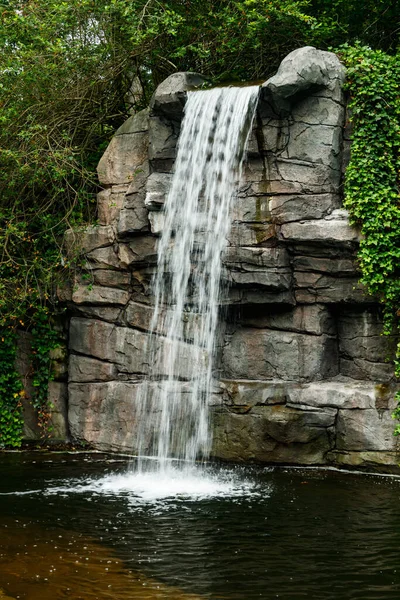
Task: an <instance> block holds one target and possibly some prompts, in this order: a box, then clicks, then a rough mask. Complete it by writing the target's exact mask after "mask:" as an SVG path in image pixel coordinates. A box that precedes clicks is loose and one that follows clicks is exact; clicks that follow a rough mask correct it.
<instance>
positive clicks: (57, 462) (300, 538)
mask: <svg viewBox="0 0 400 600" xmlns="http://www.w3.org/2000/svg"><path fill="white" fill-rule="evenodd" d="M34 460H36V462H35V463H33V462H32V458H31V457H28V456H27V457H25V458H24V456H23V455H13V456H11V455H8V456H7V455H6V456H2V457H0V474H1V476H0V515H1V517H0V535H1V537H0V554H1V556H0V589H3V590H4V592H5V593H6V594H8V595H10V596H12V597H15V598H17V596H19V597H20V598H29V599H31V598H32V599H33V600H36V599H38V598H39V597H40V599H41V600H46V598H52V599H53V598H54V599H57V598H60V599H62V598H74V599H78V600H79V599H80V598H99V599H102V598H108V597H110V598H117V599H118V598H135V599H136V598H137V599H139V600H140V599H141V598H143V599H148V598H157V599H158V598H160V599H161V598H165V599H168V598H176V599H179V598H187V599H191V598H198V599H202V600H204V599H205V598H207V599H213V600H214V599H215V600H222V599H224V600H255V599H256V598H257V599H258V598H266V599H267V600H269V599H274V598H281V599H282V598H283V599H285V600H297V599H301V598H307V600H321V599H322V598H323V599H324V600H398V599H399V597H400V577H399V574H400V571H399V558H398V548H399V546H400V510H399V508H398V507H399V500H400V480H396V479H385V478H377V477H367V476H356V475H343V474H340V473H332V472H331V473H330V472H326V471H316V470H314V471H311V470H284V469H275V470H273V469H254V470H251V469H249V468H247V469H246V470H245V471H243V472H241V471H240V470H236V471H235V474H234V475H232V473H229V471H228V473H227V472H226V471H225V470H216V471H215V472H214V475H213V476H214V480H213V481H214V484H215V485H216V487H215V486H214V488H213V492H214V493H208V494H206V493H204V489H203V493H202V494H197V495H196V494H195V495H194V496H193V497H191V496H190V489H188V490H186V493H185V490H180V493H179V494H176V495H175V496H173V495H170V497H166V496H165V495H164V496H163V497H160V496H158V497H156V498H149V497H148V496H147V497H143V496H142V497H140V496H139V495H138V493H137V489H136V491H135V490H134V491H132V489H127V488H126V487H125V488H124V487H123V486H121V485H118V482H119V481H120V479H121V478H120V477H119V476H120V474H121V473H123V472H126V464H125V463H124V462H121V463H118V462H111V463H110V462H107V461H106V460H104V459H103V458H101V460H98V461H97V463H96V462H95V461H94V459H93V457H92V458H89V459H88V460H87V461H86V460H85V459H84V458H82V457H80V458H79V459H76V460H75V459H74V458H72V462H71V459H68V460H65V457H63V456H60V457H59V458H58V459H55V458H54V457H51V459H50V460H49V456H48V455H47V456H46V455H44V456H43V457H42V458H41V459H38V458H37V457H35V458H34ZM114 460H115V459H114ZM211 475H212V473H211ZM211 480H212V478H211ZM107 482H108V483H107ZM218 482H219V483H218ZM221 482H222V483H223V484H224V485H228V486H229V485H230V486H231V487H230V488H229V487H228V488H224V485H222V486H221ZM232 482H233V483H232ZM218 486H219V487H218ZM216 489H219V493H215V490H216ZM29 490H31V491H32V490H36V492H35V493H31V492H29ZM235 490H236V492H238V493H236V494H235V493H233V492H234V491H235ZM16 492H17V493H19V494H21V495H16ZM24 492H25V493H26V492H29V493H28V494H25V495H24ZM209 492H210V490H209ZM3 532H5V535H2V534H3ZM59 535H61V536H62V537H61V538H59V537H58V536H59ZM34 544H36V546H34ZM25 545H26V546H25ZM54 546H58V548H54ZM59 548H62V552H60V553H59V554H57V551H58V549H59ZM25 552H27V554H25ZM17 553H19V554H17ZM60 556H62V557H63V558H62V559H60V558H59V557H60ZM86 558H88V560H86ZM56 560H57V561H59V562H58V563H57V564H56V562H55V561H56ZM75 561H78V563H76V562H75ZM107 561H111V563H108V562H107ZM51 565H53V566H54V567H55V572H54V571H53V573H52V574H51V578H50V577H49V571H50V569H52V566H51ZM106 569H108V571H107V570H106ZM36 575H39V582H38V581H37V578H36V579H35V577H36ZM45 577H46V578H47V580H48V581H47V582H46V583H45V582H44V578H45ZM109 584H111V585H112V586H113V587H112V588H111V590H112V591H111V592H109V589H110V588H108V587H107V586H108V585H109ZM143 584H146V585H143ZM67 587H69V588H70V591H69V592H68V590H67V589H66V588H67ZM48 590H52V593H50V592H49V591H48ZM67 592H68V593H67ZM46 593H48V594H49V595H48V596H46ZM68 594H69V595H68ZM107 594H109V595H107ZM0 598H1V595H0ZM1 600H3V599H2V598H1Z"/></svg>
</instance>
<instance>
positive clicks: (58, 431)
mask: <svg viewBox="0 0 400 600" xmlns="http://www.w3.org/2000/svg"><path fill="white" fill-rule="evenodd" d="M47 397H48V403H49V408H50V411H49V421H48V427H49V431H50V437H51V439H53V440H57V441H60V442H65V441H67V440H68V437H69V428H68V414H67V411H68V408H67V406H68V386H67V384H66V383H64V382H61V381H49V388H48V396H47Z"/></svg>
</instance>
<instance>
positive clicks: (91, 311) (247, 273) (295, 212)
mask: <svg viewBox="0 0 400 600" xmlns="http://www.w3.org/2000/svg"><path fill="white" fill-rule="evenodd" d="M343 80H344V69H343V67H342V66H341V64H340V62H339V61H338V59H337V57H336V56H335V55H334V54H331V53H329V52H322V51H319V50H316V49H314V48H309V47H307V48H302V49H299V50H296V51H295V52H293V53H291V54H290V55H289V56H288V57H287V58H286V59H285V60H284V61H283V62H282V64H281V66H280V68H279V70H278V73H277V74H276V75H275V76H274V77H272V78H271V79H269V80H268V81H267V82H266V83H265V84H264V85H263V86H262V88H261V94H260V101H259V105H258V109H257V118H256V119H255V124H254V129H253V132H252V135H251V139H250V143H249V152H248V159H247V163H246V165H245V169H244V176H243V181H242V182H241V183H240V186H239V188H238V194H237V198H236V201H235V203H234V206H233V209H232V215H231V216H232V226H231V232H230V235H229V239H228V240H227V244H228V246H227V250H226V253H225V256H224V258H223V260H224V279H225V280H226V281H227V282H229V290H228V293H227V294H226V295H225V297H224V299H223V302H224V304H226V307H225V311H224V314H225V315H226V319H225V322H224V326H223V327H221V341H220V349H219V356H218V361H217V364H216V372H215V382H216V383H215V394H214V395H213V398H212V415H213V423H214V443H213V451H212V454H213V456H215V457H219V458H223V459H230V460H255V461H268V462H284V463H296V464H327V463H329V464H340V465H345V464H348V465H357V466H359V465H367V464H373V465H375V466H376V465H380V464H383V465H390V464H397V461H398V459H399V454H398V450H399V448H398V444H397V442H396V438H394V437H393V435H392V431H393V428H394V425H393V421H392V419H391V416H390V415H391V411H392V410H393V407H394V401H393V394H394V392H395V390H396V389H397V384H396V382H395V381H394V378H393V366H392V364H391V362H390V361H391V360H392V358H393V344H394V342H395V340H393V339H391V338H390V337H382V336H381V330H382V323H381V317H380V310H379V304H378V300H377V299H376V298H371V297H370V296H368V295H367V294H366V293H365V290H364V289H363V288H362V286H361V285H360V284H359V272H358V268H357V259H356V254H357V248H358V243H359V240H360V234H359V232H358V230H357V229H356V228H354V227H351V226H350V224H349V219H348V215H347V213H346V211H345V210H344V209H343V208H342V207H341V200H342V183H343V169H344V161H345V158H346V156H347V154H348V152H347V145H346V144H347V141H344V138H343V132H344V126H345V112H346V106H345V100H344V96H343V92H342V84H343ZM203 82H204V79H203V78H202V77H201V76H199V75H197V74H191V73H180V74H175V75H173V76H171V77H170V78H168V79H167V80H166V81H165V82H164V83H162V84H161V86H159V88H158V89H157V91H156V93H155V95H154V97H153V99H152V101H151V104H150V108H149V109H147V110H144V111H142V112H140V113H138V114H136V115H134V116H133V117H130V119H128V121H127V122H126V123H125V124H124V125H123V126H122V127H121V128H120V129H119V130H118V131H117V132H116V134H115V136H114V138H113V140H112V141H111V143H110V146H109V147H108V149H107V150H106V153H105V155H104V156H103V158H102V160H101V161H100V164H99V168H98V172H99V179H100V182H101V184H102V186H103V188H104V189H103V191H101V192H100V194H99V197H98V210H99V225H98V226H97V227H93V228H89V229H87V230H85V231H82V232H70V233H69V234H68V236H67V245H68V247H69V248H70V251H74V252H76V248H78V249H80V251H81V252H82V253H83V254H84V257H85V262H86V264H85V268H84V269H83V270H82V272H80V273H78V274H77V278H76V282H75V285H74V286H73V290H72V297H71V302H70V307H71V310H72V311H73V313H74V318H73V319H72V320H71V327H70V353H71V354H70V370H69V377H70V383H69V420H70V427H71V432H72V434H73V435H74V436H75V437H76V438H79V439H82V440H85V441H88V442H90V443H91V444H93V445H94V446H95V447H99V448H101V449H114V450H115V449H124V450H133V451H134V450H135V427H136V421H137V418H136V415H137V398H138V389H139V387H140V385H141V384H142V383H141V382H142V381H143V378H144V377H145V375H146V372H147V369H148V365H147V364H146V355H145V352H144V349H145V345H146V339H147V336H148V330H149V326H150V320H151V311H152V308H151V297H150V292H149V283H150V279H151V276H152V273H153V272H154V268H155V265H156V257H157V250H156V247H157V237H158V236H159V235H160V232H162V228H163V211H162V207H163V204H164V202H165V199H166V195H167V193H168V189H169V186H170V182H171V173H172V169H173V165H174V159H175V156H176V144H177V140H178V137H179V131H180V123H181V120H182V114H183V107H184V103H185V98H186V93H187V91H188V90H191V89H193V88H195V87H196V86H200V85H202V83H203ZM73 248H75V249H74V250H72V249H73ZM193 318H194V316H193V315H192V316H190V313H188V319H193ZM157 335H159V339H160V352H168V341H167V340H165V338H164V337H163V331H158V332H157ZM222 338H223V339H222ZM192 351H193V350H192V349H191V346H190V344H187V343H185V342H182V347H181V352H182V373H181V379H182V381H183V383H184V379H185V365H186V364H187V361H191V360H193V356H192V354H191V353H192ZM162 376H163V374H162V373H160V377H162ZM183 383H182V385H183ZM177 393H179V394H181V396H182V401H184V399H185V393H184V392H182V391H179V392H178V391H177Z"/></svg>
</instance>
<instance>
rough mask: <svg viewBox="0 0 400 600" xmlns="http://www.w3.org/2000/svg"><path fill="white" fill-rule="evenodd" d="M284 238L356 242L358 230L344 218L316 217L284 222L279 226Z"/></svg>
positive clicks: (316, 241) (323, 241)
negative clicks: (307, 219) (295, 221)
mask: <svg viewBox="0 0 400 600" xmlns="http://www.w3.org/2000/svg"><path fill="white" fill-rule="evenodd" d="M281 234H282V237H283V239H284V240H286V241H291V242H313V243H320V244H332V243H342V242H358V241H359V240H360V232H359V231H358V230H357V229H356V228H355V227H351V226H350V225H349V223H348V221H347V220H345V219H331V220H328V219H318V220H315V221H314V220H312V221H311V220H310V221H304V222H300V223H286V224H284V225H282V227H281Z"/></svg>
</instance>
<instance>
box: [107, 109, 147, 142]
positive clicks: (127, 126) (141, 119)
mask: <svg viewBox="0 0 400 600" xmlns="http://www.w3.org/2000/svg"><path fill="white" fill-rule="evenodd" d="M149 112H150V110H149V109H148V108H144V109H143V110H141V111H140V112H138V113H136V114H134V115H132V116H131V117H129V119H127V120H126V121H125V123H123V124H122V125H121V127H120V128H119V129H117V131H116V132H115V135H116V136H117V135H129V134H132V133H143V132H145V131H147V130H148V129H149Z"/></svg>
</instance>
